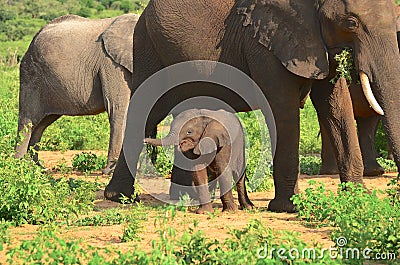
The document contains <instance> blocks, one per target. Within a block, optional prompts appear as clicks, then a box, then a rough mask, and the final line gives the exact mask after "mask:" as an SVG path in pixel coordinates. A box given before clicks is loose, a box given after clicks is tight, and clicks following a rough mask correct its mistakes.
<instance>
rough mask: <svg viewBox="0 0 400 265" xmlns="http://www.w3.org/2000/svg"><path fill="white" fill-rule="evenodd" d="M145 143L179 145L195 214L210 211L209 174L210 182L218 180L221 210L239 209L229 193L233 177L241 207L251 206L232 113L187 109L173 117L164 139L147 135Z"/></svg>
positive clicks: (241, 139)
mask: <svg viewBox="0 0 400 265" xmlns="http://www.w3.org/2000/svg"><path fill="white" fill-rule="evenodd" d="M144 142H145V143H148V144H151V145H154V146H168V145H176V146H178V149H179V150H180V151H181V153H182V154H183V156H181V158H183V161H181V160H182V159H178V163H179V165H177V166H179V167H181V168H182V167H184V169H185V170H189V171H191V172H193V184H194V186H195V188H196V191H197V193H198V195H199V202H200V207H199V208H198V209H197V211H196V213H204V212H212V211H213V208H212V204H211V199H210V193H209V189H208V177H209V176H208V173H210V179H211V180H212V181H213V182H214V181H218V182H219V186H220V194H221V200H222V205H223V211H236V210H237V208H238V207H237V205H236V204H235V202H234V199H233V196H232V186H231V185H232V176H233V179H234V180H235V183H236V189H237V192H238V198H239V203H240V206H241V208H242V209H250V208H252V207H253V203H252V202H251V201H250V199H249V197H248V196H247V191H246V186H245V183H244V181H245V178H246V161H245V151H244V136H243V128H242V126H241V124H240V121H239V119H238V118H237V117H236V116H235V115H234V114H233V113H229V112H226V111H224V110H218V111H211V110H205V109H190V110H187V111H184V112H182V113H180V114H179V115H177V116H176V118H175V119H174V120H173V122H172V123H171V127H170V132H169V134H168V135H167V136H166V137H165V138H163V139H150V138H146V139H145V140H144ZM187 158H189V159H187ZM179 161H181V162H179Z"/></svg>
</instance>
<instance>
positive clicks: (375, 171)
mask: <svg viewBox="0 0 400 265" xmlns="http://www.w3.org/2000/svg"><path fill="white" fill-rule="evenodd" d="M383 173H385V170H384V169H383V168H382V167H381V166H378V167H373V168H365V169H364V176H367V177H375V176H381V175H383Z"/></svg>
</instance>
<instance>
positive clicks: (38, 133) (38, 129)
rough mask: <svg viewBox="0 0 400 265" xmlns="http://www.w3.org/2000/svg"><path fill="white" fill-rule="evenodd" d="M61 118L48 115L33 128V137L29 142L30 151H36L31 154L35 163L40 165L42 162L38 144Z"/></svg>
mask: <svg viewBox="0 0 400 265" xmlns="http://www.w3.org/2000/svg"><path fill="white" fill-rule="evenodd" d="M60 117H61V115H56V114H52V115H48V116H46V117H44V118H43V119H42V120H41V121H40V122H39V124H38V125H37V126H35V127H33V128H32V135H31V138H30V141H29V145H28V149H30V148H31V147H32V148H33V149H34V150H33V152H32V153H31V156H32V159H33V161H35V163H36V164H38V165H40V162H39V157H38V151H39V146H38V145H37V143H39V142H40V139H41V138H42V135H43V132H44V130H45V129H46V128H47V127H48V126H50V125H51V124H52V123H53V122H55V121H56V120H57V119H58V118H60ZM40 166H41V165H40Z"/></svg>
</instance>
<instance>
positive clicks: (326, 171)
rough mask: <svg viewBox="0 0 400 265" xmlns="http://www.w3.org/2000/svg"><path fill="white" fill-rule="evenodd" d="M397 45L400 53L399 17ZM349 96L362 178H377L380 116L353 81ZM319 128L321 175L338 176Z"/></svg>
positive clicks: (399, 19) (328, 144)
mask: <svg viewBox="0 0 400 265" xmlns="http://www.w3.org/2000/svg"><path fill="white" fill-rule="evenodd" d="M397 15H400V7H399V6H398V7H397ZM396 30H397V43H398V48H399V51H400V17H399V16H398V17H397V23H396ZM353 80H356V75H354V73H353ZM349 91H350V96H351V100H352V105H353V111H354V117H355V119H356V122H357V129H358V142H359V144H360V148H361V154H362V158H363V163H364V176H378V175H382V174H383V173H384V169H383V168H382V166H381V165H379V163H378V162H377V161H376V158H377V157H378V153H377V152H376V149H375V135H376V132H377V128H378V124H379V121H380V120H381V116H380V115H378V114H377V113H376V112H375V111H374V110H373V109H371V108H370V106H369V103H368V101H367V100H366V99H365V96H364V93H363V92H362V87H361V86H360V85H359V84H358V83H357V82H355V81H353V82H352V83H351V84H350V87H349ZM320 127H321V140H322V148H321V159H322V164H321V170H320V174H321V175H330V174H338V173H339V170H338V166H337V163H336V156H335V153H334V151H333V147H332V144H331V142H330V140H329V137H328V135H327V131H326V129H325V127H324V126H323V125H322V124H320ZM391 149H392V148H391V146H390V145H388V152H389V154H388V158H390V159H393V155H392V151H391Z"/></svg>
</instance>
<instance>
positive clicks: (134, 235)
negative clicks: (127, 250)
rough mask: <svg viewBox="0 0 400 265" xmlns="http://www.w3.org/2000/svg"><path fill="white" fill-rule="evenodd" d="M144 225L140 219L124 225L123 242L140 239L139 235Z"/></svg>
mask: <svg viewBox="0 0 400 265" xmlns="http://www.w3.org/2000/svg"><path fill="white" fill-rule="evenodd" d="M141 228H142V225H141V224H140V222H139V220H137V219H135V220H131V221H130V222H128V223H127V224H126V225H125V226H124V231H123V234H122V236H121V241H122V242H129V241H137V240H139V239H140V236H139V235H138V233H139V231H140V229H141Z"/></svg>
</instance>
